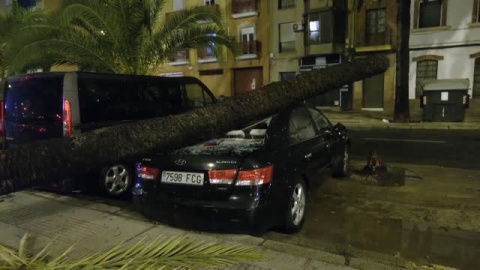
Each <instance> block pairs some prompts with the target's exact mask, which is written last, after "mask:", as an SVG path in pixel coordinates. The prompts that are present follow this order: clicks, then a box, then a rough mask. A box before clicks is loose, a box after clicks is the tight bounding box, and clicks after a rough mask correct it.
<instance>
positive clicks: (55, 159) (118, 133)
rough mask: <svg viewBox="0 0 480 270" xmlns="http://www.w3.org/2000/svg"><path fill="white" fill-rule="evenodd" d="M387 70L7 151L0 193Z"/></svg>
mask: <svg viewBox="0 0 480 270" xmlns="http://www.w3.org/2000/svg"><path fill="white" fill-rule="evenodd" d="M388 66H389V63H388V60H387V58H385V57H383V56H376V57H371V58H366V59H358V60H354V61H353V62H351V63H344V64H341V65H337V66H334V67H329V68H327V69H323V70H319V71H313V72H310V73H306V74H301V75H298V76H297V77H296V78H294V79H291V80H289V81H286V82H275V83H271V84H269V85H266V86H264V87H262V88H261V89H259V90H257V91H253V92H250V93H248V94H245V95H242V96H239V97H237V98H235V99H232V100H229V101H227V102H224V103H219V104H215V105H213V106H209V107H206V108H201V109H197V110H194V111H190V112H188V113H184V114H180V115H172V116H167V117H162V118H157V119H150V120H144V121H138V122H135V123H130V124H126V125H121V126H115V127H108V128H104V129H100V130H96V131H93V132H90V133H84V134H81V135H79V136H76V137H73V138H71V139H52V140H45V141H37V142H34V143H30V144H28V145H24V146H21V147H18V148H15V149H8V150H6V151H5V152H4V153H3V154H2V155H1V158H0V163H1V167H0V188H1V187H2V186H3V192H4V193H5V192H12V191H17V190H21V189H25V188H28V187H31V186H32V185H41V184H44V183H45V182H46V181H47V180H48V179H61V178H62V177H66V176H69V175H74V174H77V173H81V172H85V170H86V169H89V168H99V167H100V166H102V165H105V164H112V163H116V162H119V161H121V162H135V161H138V160H139V158H141V157H143V156H145V155H151V154H153V153H154V152H159V151H168V150H171V149H176V148H179V147H182V146H187V145H191V144H193V143H197V142H200V141H204V140H207V139H209V138H212V137H213V136H215V135H216V134H221V133H225V132H227V131H229V130H232V129H236V128H241V127H244V126H245V125H246V124H248V123H250V122H252V121H256V120H259V119H262V118H265V117H268V116H270V115H272V114H275V113H276V112H278V111H279V110H281V109H283V108H287V107H290V106H292V105H295V104H296V103H299V102H301V101H303V100H305V99H308V98H310V97H314V96H317V95H319V94H321V93H322V92H325V91H328V90H332V89H337V88H338V87H341V86H342V85H346V84H349V83H352V82H354V81H358V80H362V79H365V78H367V77H371V76H373V75H376V74H380V73H383V72H385V70H386V69H387V68H388ZM7 179H10V180H11V181H10V182H7ZM7 183H8V185H7Z"/></svg>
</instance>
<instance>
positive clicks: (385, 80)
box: [351, 0, 397, 117]
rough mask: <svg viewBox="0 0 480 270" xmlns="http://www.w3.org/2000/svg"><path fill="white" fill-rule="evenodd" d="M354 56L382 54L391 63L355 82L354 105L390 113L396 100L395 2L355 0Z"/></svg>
mask: <svg viewBox="0 0 480 270" xmlns="http://www.w3.org/2000/svg"><path fill="white" fill-rule="evenodd" d="M351 12H352V14H354V16H353V19H352V20H353V22H351V23H352V25H353V27H352V29H353V32H354V33H353V44H354V50H353V53H352V54H353V55H354V56H353V57H354V58H362V57H367V56H370V55H376V54H381V55H385V56H386V57H387V58H388V59H389V60H390V67H389V68H388V69H387V71H386V72H385V73H384V74H380V75H377V76H374V77H371V78H368V79H365V80H363V81H358V82H355V83H354V86H353V109H354V110H365V111H376V112H379V113H380V114H383V115H384V116H385V117H392V116H393V113H394V100H395V77H396V49H397V3H396V1H393V0H364V1H354V3H353V5H352V10H351Z"/></svg>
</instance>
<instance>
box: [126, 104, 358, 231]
mask: <svg viewBox="0 0 480 270" xmlns="http://www.w3.org/2000/svg"><path fill="white" fill-rule="evenodd" d="M349 148H350V140H349V138H348V134H347V129H346V128H345V127H344V126H343V125H341V124H337V125H335V126H333V125H332V124H331V123H330V121H329V120H328V119H327V118H326V117H325V116H324V115H323V114H322V112H321V111H320V110H319V109H317V108H315V107H313V106H309V105H303V104H302V105H300V106H297V107H294V108H292V109H288V110H284V111H281V112H279V113H278V114H276V115H274V116H272V117H269V118H267V119H264V120H263V121H261V122H258V123H255V124H253V125H250V126H248V127H246V128H244V129H242V130H234V131H231V132H228V133H227V134H225V136H221V137H220V138H216V139H213V140H210V141H207V142H205V143H202V144H198V145H194V146H190V147H186V148H182V149H179V150H175V151H173V152H169V153H165V154H162V153H159V154H157V155H155V156H152V157H149V158H144V159H143V161H142V162H141V163H139V164H138V168H137V174H138V177H137V182H136V184H135V186H134V188H133V199H134V204H135V206H136V209H137V210H138V211H140V212H141V213H143V214H144V215H145V216H147V217H150V218H154V219H160V220H163V221H166V222H168V223H170V222H173V223H174V224H176V223H177V222H176V220H177V219H178V220H185V222H183V221H182V222H183V223H188V224H195V225H199V224H202V225H200V226H201V227H202V228H205V226H206V227H209V226H210V225H211V226H216V225H220V226H219V227H218V228H222V227H224V225H226V226H227V227H228V226H230V227H233V226H234V225H235V224H237V225H239V226H235V227H240V228H244V229H245V228H248V230H249V231H251V232H258V231H260V232H261V231H264V230H266V229H269V228H273V227H280V226H281V227H283V228H284V229H285V231H287V232H296V231H298V230H299V229H300V228H301V226H302V224H303V221H304V219H305V202H306V197H307V191H308V190H310V189H311V188H314V187H315V186H316V184H318V183H320V181H321V180H322V178H324V177H325V173H328V174H330V173H332V174H333V175H335V176H345V175H346V174H347V167H348V153H349ZM176 225H180V226H181V225H182V224H176Z"/></svg>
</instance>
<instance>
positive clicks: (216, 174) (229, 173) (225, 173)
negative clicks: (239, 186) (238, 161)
mask: <svg viewBox="0 0 480 270" xmlns="http://www.w3.org/2000/svg"><path fill="white" fill-rule="evenodd" d="M236 174H237V169H231V170H217V171H209V172H208V179H209V180H210V184H212V185H230V184H231V183H233V180H234V179H235V175H236Z"/></svg>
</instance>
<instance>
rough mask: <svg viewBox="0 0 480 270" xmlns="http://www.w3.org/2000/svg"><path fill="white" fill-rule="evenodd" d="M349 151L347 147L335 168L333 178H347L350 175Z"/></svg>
mask: <svg viewBox="0 0 480 270" xmlns="http://www.w3.org/2000/svg"><path fill="white" fill-rule="evenodd" d="M348 163H349V149H348V146H345V149H344V150H343V153H342V154H341V156H340V158H339V161H338V163H337V164H336V165H335V166H334V168H333V176H335V177H346V176H347V175H348Z"/></svg>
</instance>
